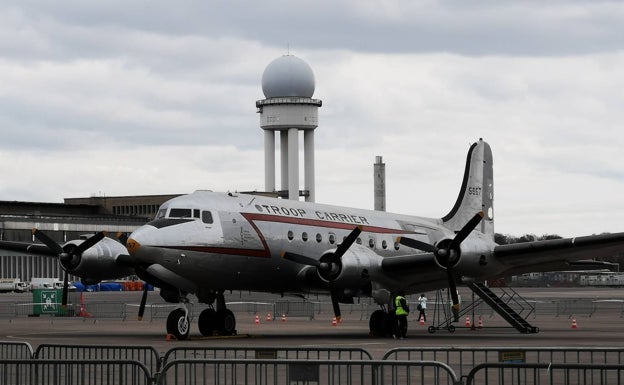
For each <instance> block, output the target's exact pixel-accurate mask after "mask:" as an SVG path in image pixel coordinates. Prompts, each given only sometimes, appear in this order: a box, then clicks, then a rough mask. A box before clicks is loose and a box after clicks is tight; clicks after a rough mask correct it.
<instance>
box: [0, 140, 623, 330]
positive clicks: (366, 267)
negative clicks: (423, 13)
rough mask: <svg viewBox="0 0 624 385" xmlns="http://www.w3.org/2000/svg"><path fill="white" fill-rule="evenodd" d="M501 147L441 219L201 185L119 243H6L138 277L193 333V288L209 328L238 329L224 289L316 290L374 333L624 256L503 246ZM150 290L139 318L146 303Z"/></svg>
mask: <svg viewBox="0 0 624 385" xmlns="http://www.w3.org/2000/svg"><path fill="white" fill-rule="evenodd" d="M493 200H494V187H493V171H492V152H491V149H490V146H489V145H488V144H487V143H486V142H484V141H483V140H479V141H478V142H477V143H474V144H473V145H472V146H471V147H470V150H469V152H468V157H467V162H466V169H465V173H464V178H463V181H462V185H461V189H460V192H459V197H458V198H457V201H456V202H455V205H454V206H453V208H452V209H451V210H450V212H449V213H448V214H447V215H445V216H444V217H442V218H422V217H416V216H409V215H401V214H392V213H386V212H380V211H370V210H361V209H353V208H347V207H339V206H329V205H322V204H316V203H306V202H301V201H292V200H281V199H274V198H267V197H262V196H257V195H246V194H232V193H215V192H210V191H197V192H195V193H193V194H189V195H185V196H181V197H177V198H174V199H171V200H169V201H168V202H166V203H164V204H163V205H162V206H161V207H160V209H159V211H158V214H157V215H156V218H154V220H153V221H151V222H149V223H147V224H146V225H144V226H142V227H140V228H138V229H137V230H136V231H134V232H133V233H132V234H131V235H130V236H129V237H128V238H125V237H123V236H122V237H120V242H118V241H116V240H113V239H111V238H108V237H106V233H104V232H101V233H97V234H96V235H94V236H92V237H91V238H89V239H87V240H84V241H83V240H76V241H70V242H68V243H66V244H64V245H62V246H61V245H58V244H57V243H56V242H54V241H53V240H52V239H50V238H49V237H48V236H47V235H45V234H44V233H42V232H41V231H38V230H36V229H35V230H33V234H34V235H35V237H36V238H37V239H38V240H39V241H41V242H42V243H43V245H42V244H21V243H20V244H18V243H16V242H0V247H2V248H13V249H21V250H27V251H28V252H29V253H31V254H41V255H54V256H56V257H58V259H59V261H60V263H61V265H62V267H63V269H64V270H65V272H66V276H65V282H66V283H65V290H64V295H63V303H67V294H66V292H67V289H66V287H67V273H71V274H73V275H75V276H78V277H81V278H83V280H85V281H86V282H97V281H100V280H103V279H116V278H121V277H125V276H128V275H130V274H132V273H135V274H137V275H138V276H139V277H140V278H141V279H143V280H144V281H146V282H148V283H150V284H153V285H154V286H156V287H158V288H160V295H161V296H162V297H163V298H164V299H165V300H167V301H169V302H173V303H179V304H180V307H179V308H177V309H176V310H174V311H172V312H171V313H170V315H169V317H168V319H167V332H168V333H171V334H173V335H175V336H176V337H177V338H178V339H186V338H188V336H189V330H190V325H189V317H188V311H187V307H186V304H187V303H188V301H189V300H188V296H189V294H193V295H195V296H196V297H197V299H198V301H199V302H201V303H206V304H209V307H208V308H207V309H206V310H204V311H203V312H202V313H201V314H200V316H199V320H198V326H199V331H200V332H201V334H203V335H213V334H215V333H219V334H222V335H229V334H234V333H236V319H235V316H234V314H233V313H232V312H231V311H230V310H229V309H227V307H226V303H225V299H224V292H225V291H226V290H248V291H258V292H272V293H282V294H299V295H307V294H311V293H329V294H330V296H331V300H332V303H333V308H334V313H335V315H336V317H337V318H340V306H339V304H340V303H352V302H353V299H354V298H355V297H372V298H373V299H374V300H375V302H376V303H377V304H379V305H380V309H379V310H377V311H375V312H374V313H373V314H372V315H371V318H370V329H371V333H375V334H387V328H388V327H389V326H386V325H387V324H388V322H387V321H388V320H389V319H390V318H391V315H389V314H388V313H391V312H390V310H391V309H392V298H393V296H394V295H395V294H396V293H398V292H405V293H407V294H410V293H420V292H424V291H431V290H437V289H441V288H445V287H448V288H449V293H450V294H451V297H452V302H453V304H454V306H456V307H457V306H458V303H459V300H458V298H457V291H456V285H457V284H458V283H467V282H475V281H477V282H478V281H483V280H487V279H491V278H494V277H500V276H502V275H510V274H522V273H526V272H536V271H553V270H563V269H566V268H568V267H569V266H570V263H573V262H574V261H577V260H582V259H590V258H598V257H605V256H612V255H614V254H617V253H620V252H623V251H624V233H616V234H606V235H593V236H585V237H577V238H569V239H558V240H547V241H537V242H529V243H521V244H513V245H497V244H496V243H495V242H494V208H493ZM146 295H147V292H144V293H143V298H142V301H141V306H140V309H139V317H141V316H142V314H143V311H144V308H145V300H146Z"/></svg>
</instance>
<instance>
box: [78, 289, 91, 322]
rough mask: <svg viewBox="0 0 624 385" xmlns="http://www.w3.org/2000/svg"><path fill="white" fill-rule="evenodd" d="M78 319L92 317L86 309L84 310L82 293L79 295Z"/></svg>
mask: <svg viewBox="0 0 624 385" xmlns="http://www.w3.org/2000/svg"><path fill="white" fill-rule="evenodd" d="M78 317H84V318H92V317H93V315H92V314H91V313H89V312H88V311H87V309H86V308H85V302H84V293H80V312H79V313H78Z"/></svg>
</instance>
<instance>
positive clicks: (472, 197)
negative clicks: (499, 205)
mask: <svg viewBox="0 0 624 385" xmlns="http://www.w3.org/2000/svg"><path fill="white" fill-rule="evenodd" d="M479 211H483V213H484V214H485V215H484V217H483V220H482V221H481V223H480V224H479V225H478V226H477V228H476V230H478V231H481V232H482V233H483V234H485V235H487V236H488V237H491V238H492V239H494V172H493V168H492V149H491V148H490V145H489V144H487V142H484V141H483V139H479V141H478V142H477V143H474V144H473V145H472V146H470V150H468V158H467V159H466V170H465V171H464V180H463V181H462V185H461V189H460V190H459V196H458V197H457V201H456V202H455V205H454V206H453V208H452V209H451V211H450V212H449V213H448V214H446V215H445V216H444V217H443V218H442V221H443V222H444V225H445V226H447V227H448V228H450V229H452V230H454V231H459V230H460V229H461V228H462V227H463V226H464V225H465V224H466V223H467V222H468V221H469V220H470V218H472V217H473V216H474V215H475V214H476V213H478V212H479Z"/></svg>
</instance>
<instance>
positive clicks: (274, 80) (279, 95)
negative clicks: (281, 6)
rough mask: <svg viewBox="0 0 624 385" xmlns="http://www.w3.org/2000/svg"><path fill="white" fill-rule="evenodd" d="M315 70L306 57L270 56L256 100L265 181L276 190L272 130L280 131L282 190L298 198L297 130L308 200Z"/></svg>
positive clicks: (309, 199)
mask: <svg viewBox="0 0 624 385" xmlns="http://www.w3.org/2000/svg"><path fill="white" fill-rule="evenodd" d="M314 83H315V81H314V72H312V68H310V66H309V65H308V63H306V62H305V61H303V60H301V59H299V58H297V57H295V56H292V55H284V56H282V57H279V58H277V59H275V60H273V61H272V62H271V63H269V65H268V66H267V67H266V69H265V70H264V73H263V74H262V92H263V93H264V96H265V97H266V99H263V100H258V101H257V102H256V107H257V109H258V112H259V113H260V127H261V128H262V129H263V130H264V185H265V190H266V191H270V192H272V191H275V131H279V132H280V158H281V162H280V163H281V191H280V192H282V193H283V194H284V195H286V196H288V199H294V200H298V199H299V130H302V131H303V142H304V169H305V173H304V177H305V178H304V191H303V195H304V196H305V200H306V201H307V202H314V129H315V128H316V127H317V126H318V108H319V107H320V106H321V105H322V101H321V100H319V99H312V95H314V87H315V84H314Z"/></svg>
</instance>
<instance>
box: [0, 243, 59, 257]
mask: <svg viewBox="0 0 624 385" xmlns="http://www.w3.org/2000/svg"><path fill="white" fill-rule="evenodd" d="M0 250H7V251H17V252H20V253H24V254H32V255H39V256H43V257H54V258H57V257H58V254H57V253H56V252H55V251H54V250H52V249H50V248H49V247H48V246H46V245H42V244H41V243H32V242H13V241H0Z"/></svg>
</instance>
